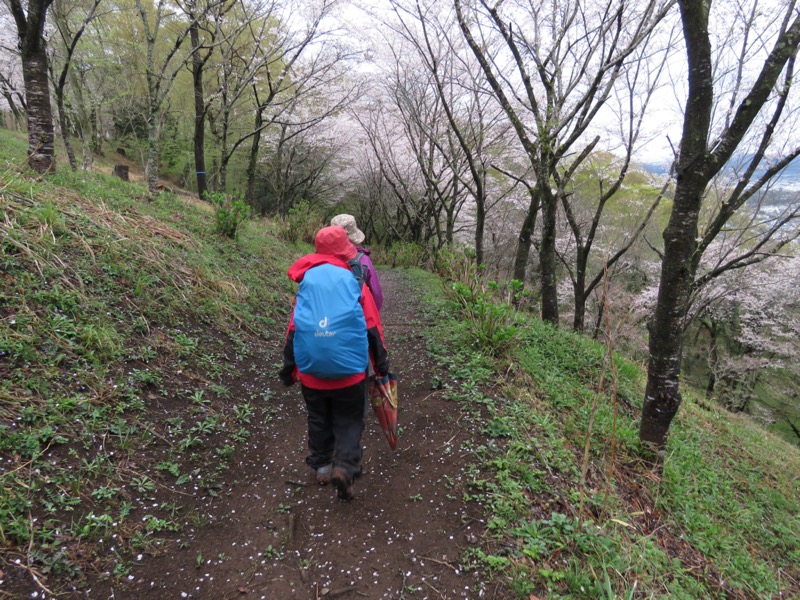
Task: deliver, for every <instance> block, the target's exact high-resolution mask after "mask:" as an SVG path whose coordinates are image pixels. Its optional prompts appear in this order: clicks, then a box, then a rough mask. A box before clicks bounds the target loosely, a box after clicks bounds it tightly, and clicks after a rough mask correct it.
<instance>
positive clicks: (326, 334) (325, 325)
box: [314, 315, 336, 337]
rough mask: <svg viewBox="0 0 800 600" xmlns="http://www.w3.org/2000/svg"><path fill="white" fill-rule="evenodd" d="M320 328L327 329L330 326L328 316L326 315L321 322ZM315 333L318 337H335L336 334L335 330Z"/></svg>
mask: <svg viewBox="0 0 800 600" xmlns="http://www.w3.org/2000/svg"><path fill="white" fill-rule="evenodd" d="M319 327H320V329H327V328H328V316H327V315H325V318H324V319H322V321H320V322H319ZM314 335H315V336H316V337H333V336H335V335H336V332H335V331H319V330H317V331H315V332H314Z"/></svg>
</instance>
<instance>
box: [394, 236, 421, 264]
mask: <svg viewBox="0 0 800 600" xmlns="http://www.w3.org/2000/svg"><path fill="white" fill-rule="evenodd" d="M386 254H387V258H388V260H387V262H389V263H391V265H392V267H404V268H410V267H419V266H421V265H422V259H423V257H424V255H425V250H424V249H423V248H422V247H420V245H419V244H417V243H416V242H395V243H394V244H392V246H391V248H389V250H388V251H387V253H386Z"/></svg>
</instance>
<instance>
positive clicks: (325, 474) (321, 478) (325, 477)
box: [317, 465, 333, 485]
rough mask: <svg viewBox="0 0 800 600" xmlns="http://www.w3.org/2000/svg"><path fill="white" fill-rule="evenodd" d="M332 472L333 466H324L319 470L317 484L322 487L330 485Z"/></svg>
mask: <svg viewBox="0 0 800 600" xmlns="http://www.w3.org/2000/svg"><path fill="white" fill-rule="evenodd" d="M331 471H333V465H324V466H322V467H319V468H318V469H317V483H318V484H320V485H328V484H329V483H330V482H331Z"/></svg>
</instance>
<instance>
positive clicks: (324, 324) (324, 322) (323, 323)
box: [319, 317, 328, 329]
mask: <svg viewBox="0 0 800 600" xmlns="http://www.w3.org/2000/svg"><path fill="white" fill-rule="evenodd" d="M319 326H320V329H326V328H327V327H328V317H325V318H324V319H322V321H320V322H319Z"/></svg>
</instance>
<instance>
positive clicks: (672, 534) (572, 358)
mask: <svg viewBox="0 0 800 600" xmlns="http://www.w3.org/2000/svg"><path fill="white" fill-rule="evenodd" d="M415 278H416V280H417V287H418V289H420V290H429V291H428V292H427V294H426V296H427V304H428V310H429V311H431V313H432V315H433V316H435V321H436V322H438V323H439V325H438V326H437V327H436V332H435V333H434V334H433V337H432V339H431V340H430V341H429V344H430V347H431V352H432V355H433V356H434V357H435V358H436V359H437V360H438V362H439V364H440V368H441V373H442V375H441V377H440V380H439V381H438V382H437V384H438V386H439V387H440V388H441V389H442V391H443V393H446V394H447V397H448V398H450V399H451V400H452V401H453V402H457V403H459V405H460V406H461V408H462V410H463V411H464V414H465V415H467V417H469V415H473V417H474V422H475V423H477V424H479V426H480V431H481V433H482V434H483V436H485V438H484V439H485V441H484V442H483V443H481V444H479V445H473V447H471V448H468V449H469V450H472V452H473V453H474V456H475V462H474V465H473V466H472V467H471V479H470V483H469V489H470V491H469V493H468V495H469V497H470V498H471V499H473V500H475V501H477V502H480V503H481V504H483V506H484V510H485V516H486V523H487V527H486V532H485V537H484V540H483V541H482V543H481V544H480V545H479V546H478V547H475V548H471V549H469V550H467V551H466V552H465V555H464V559H465V561H466V562H467V564H468V565H470V566H471V567H472V568H477V569H484V570H488V571H489V572H491V573H494V575H495V576H496V577H497V578H499V579H500V580H502V581H504V582H505V583H506V584H507V586H508V588H509V590H511V593H512V594H513V595H515V596H517V597H520V598H529V597H531V598H532V597H541V598H544V597H548V598H607V599H614V598H754V599H755V598H759V599H760V598H790V597H792V598H796V597H800V583H799V580H800V568H799V567H798V565H800V520H798V518H797V515H798V514H800V478H798V473H800V452H798V450H797V449H796V448H793V447H791V446H790V445H789V444H787V443H786V442H784V441H783V440H781V439H779V438H777V437H776V436H773V435H770V434H769V433H766V432H764V430H763V429H761V428H759V427H758V426H757V425H756V424H754V423H752V422H750V421H748V420H747V419H745V418H740V417H738V416H735V415H731V414H729V413H726V412H724V411H722V410H719V409H716V408H709V407H706V406H704V405H703V404H702V403H699V402H697V401H695V399H694V398H695V396H694V394H693V393H692V390H686V391H685V397H686V400H685V401H684V404H683V406H682V407H681V409H680V411H679V413H678V416H677V418H676V420H675V422H674V423H673V426H672V430H671V437H670V441H669V446H668V452H667V455H666V457H665V460H664V463H663V468H658V467H654V466H652V465H651V463H649V462H647V461H646V460H644V457H646V455H645V453H643V452H642V449H641V448H640V445H639V442H638V416H639V410H640V408H641V399H642V398H643V395H644V384H645V374H644V373H643V371H642V369H641V368H640V367H639V366H638V365H635V364H632V363H630V362H628V361H626V360H624V359H623V358H621V357H619V356H617V355H616V354H615V355H614V363H613V368H612V366H611V364H610V363H609V361H608V358H607V357H608V355H609V352H608V349H607V347H606V346H605V345H603V344H599V343H596V342H593V341H592V340H589V339H588V338H586V337H584V336H580V335H577V334H573V333H571V332H568V331H563V330H559V329H556V328H554V327H552V326H550V325H548V324H545V323H543V322H542V321H539V320H538V319H536V318H533V317H531V316H530V315H522V314H520V313H517V312H516V311H514V310H513V309H512V308H511V307H510V306H505V308H504V309H503V308H501V309H500V310H505V311H506V313H507V316H508V319H512V318H513V321H514V323H515V325H514V326H515V327H516V328H517V329H518V332H519V333H520V334H521V337H520V339H519V340H518V343H517V344H516V345H515V346H514V348H513V351H512V352H510V353H509V354H508V355H507V356H504V357H500V358H497V357H496V356H495V355H496V354H497V353H496V348H495V347H491V344H490V342H489V341H487V338H486V336H483V335H480V334H477V335H476V331H475V330H476V329H478V330H481V329H482V328H483V327H484V325H485V324H481V323H478V324H477V325H475V324H473V323H470V322H469V320H468V319H463V318H459V319H457V320H456V319H454V318H453V316H454V315H463V314H464V306H463V300H464V296H463V294H461V296H460V298H459V301H458V302H447V301H445V300H444V299H443V298H442V297H441V296H439V295H437V294H436V292H435V291H431V290H436V289H437V288H439V286H440V284H439V283H438V280H437V278H436V277H434V276H432V275H429V274H425V273H421V272H418V273H416V275H415ZM445 287H446V288H449V289H447V293H446V295H447V296H449V297H452V289H453V287H455V288H456V289H457V288H458V286H453V284H452V283H448V284H446V286H445ZM439 289H440V288H439ZM481 301H485V298H483V299H482V300H481ZM498 305H499V306H501V307H502V306H503V304H502V303H498ZM512 313H513V314H512ZM487 314H488V313H487ZM698 397H699V396H698ZM587 439H588V446H587Z"/></svg>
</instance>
